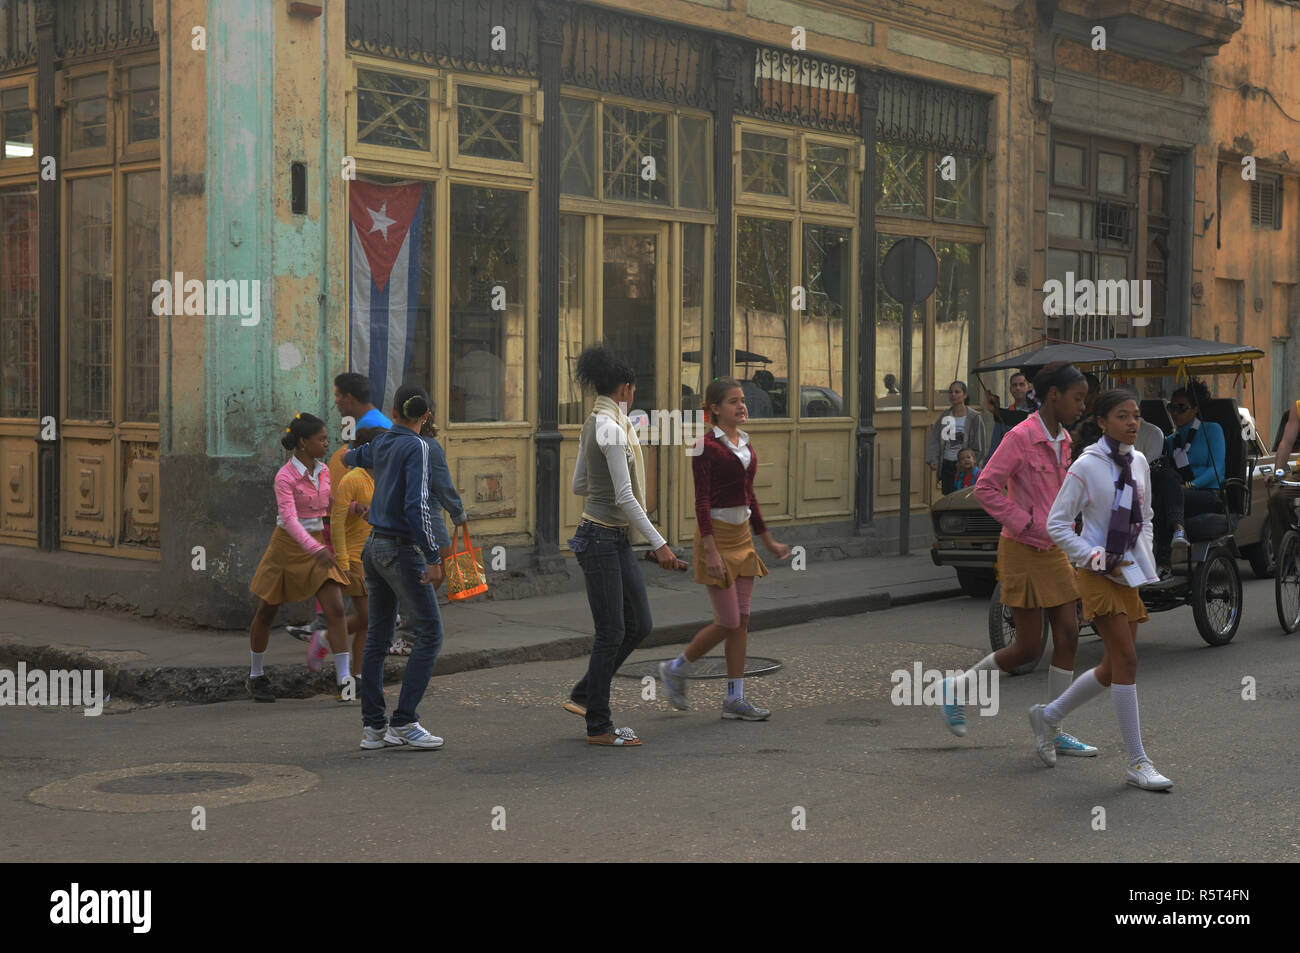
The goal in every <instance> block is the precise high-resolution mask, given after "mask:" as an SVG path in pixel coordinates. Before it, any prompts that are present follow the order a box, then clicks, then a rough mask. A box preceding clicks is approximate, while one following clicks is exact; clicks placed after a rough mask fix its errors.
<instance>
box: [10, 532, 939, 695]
mask: <svg viewBox="0 0 1300 953" xmlns="http://www.w3.org/2000/svg"><path fill="white" fill-rule="evenodd" d="M769 568H770V569H771V574H770V575H768V576H767V577H765V578H763V579H761V580H759V582H758V584H757V585H756V586H755V587H754V597H753V605H752V611H751V616H750V629H751V631H757V630H761V629H771V628H775V627H778V626H784V625H791V624H794V623H799V622H808V621H810V620H812V619H818V618H825V617H829V616H842V615H854V614H857V613H862V612H874V611H879V610H882V609H888V608H890V607H891V606H895V605H907V604H910V603H915V602H923V601H928V600H932V599H946V598H949V597H953V596H958V595H960V594H961V593H960V589H959V587H958V585H957V577H956V575H955V574H954V572H953V571H952V569H950V568H943V567H937V566H935V565H933V564H932V563H931V561H930V557H929V554H928V553H927V552H922V553H916V554H913V555H909V556H872V557H866V558H860V559H839V560H828V561H825V562H810V563H809V564H808V566H807V568H806V569H804V570H800V571H795V570H793V569H791V568H790V567H789V566H788V565H773V566H770V567H769ZM642 572H643V574H644V576H645V578H646V582H647V587H646V589H647V594H648V596H649V599H650V606H651V611H652V612H653V614H654V623H655V628H654V631H653V632H651V634H650V635H649V637H647V639H646V640H645V642H644V643H643V646H647V647H648V646H655V645H669V644H675V643H678V644H680V643H685V642H687V641H689V640H690V638H691V636H693V635H694V634H695V632H696V631H697V630H698V629H699V628H700V627H701V626H703V625H705V624H706V623H707V622H708V621H710V618H711V615H712V613H711V610H710V606H709V600H708V596H707V595H706V594H705V593H704V591H703V587H702V586H700V585H698V584H697V583H695V582H694V579H693V577H692V575H691V574H690V573H669V572H666V571H664V570H661V569H660V568H659V567H658V566H657V565H655V564H653V563H644V564H643V568H642ZM490 581H491V580H490V578H489V582H490ZM249 612H250V614H251V612H252V606H251V603H250V608H249ZM886 618H887V617H882V618H881V629H882V630H884V629H886V628H887V626H888V623H887V621H886ZM442 619H443V625H444V630H445V637H444V641H443V649H442V654H441V656H440V657H439V660H438V665H437V671H436V673H435V674H438V675H449V674H452V673H455V672H462V671H466V670H469V669H476V668H489V667H492V666H497V665H513V664H517V663H520V662H532V661H542V660H547V661H549V660H555V659H567V658H577V657H579V656H582V655H585V654H586V653H588V652H589V651H590V650H591V639H592V624H591V612H590V609H589V608H588V606H587V599H586V595H585V593H583V592H564V593H559V594H556V595H546V596H535V597H532V598H528V599H515V600H506V601H490V600H487V599H483V598H479V599H474V600H470V601H467V602H464V603H459V602H458V603H452V604H450V605H447V604H445V600H444V604H443V606H442ZM872 628H874V626H864V628H863V638H864V639H870V638H871V637H872ZM894 634H895V635H896V633H894ZM305 657H306V646H305V644H304V643H302V642H300V641H298V640H297V639H294V638H293V637H291V636H290V635H288V634H287V633H286V632H285V631H284V628H283V626H282V625H280V626H277V627H276V629H274V630H273V633H272V638H271V644H270V646H269V648H268V650H267V655H266V671H267V674H268V675H269V676H270V678H271V682H272V685H273V687H274V689H275V691H276V693H277V694H278V695H282V696H290V697H305V696H309V695H312V694H315V693H318V692H322V691H327V690H329V689H330V688H331V687H332V685H333V674H332V672H333V666H332V665H330V664H329V663H327V664H326V665H325V673H326V674H324V675H312V674H311V673H310V672H309V671H308V670H307V667H306V665H305V664H304V660H305ZM18 661H25V662H26V663H27V665H28V667H29V668H32V667H39V668H43V669H69V668H77V669H86V668H92V669H99V668H102V669H103V670H104V682H105V688H106V689H107V691H108V692H109V694H110V695H113V696H115V697H122V698H130V699H133V700H136V701H140V702H167V701H190V702H211V701H221V700H226V699H232V698H241V697H247V696H246V693H245V689H244V679H245V677H246V676H247V674H248V633H247V631H246V630H233V631H221V630H214V629H184V628H176V627H170V626H166V625H163V624H160V623H155V622H151V621H150V620H147V619H139V618H137V617H135V616H126V615H115V614H112V613H109V612H103V611H100V612H86V611H79V610H74V609H61V608H56V607H50V606H43V605H32V604H29V603H23V602H14V601H11V600H10V601H3V602H0V665H3V666H6V667H12V666H13V665H15V664H16V663H17V662H18ZM404 664H405V662H404V660H402V659H398V658H390V660H389V662H388V666H387V669H386V671H385V681H391V680H393V679H396V678H400V676H401V672H402V668H403V666H404ZM575 671H576V670H575Z"/></svg>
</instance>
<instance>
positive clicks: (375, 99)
mask: <svg viewBox="0 0 1300 953" xmlns="http://www.w3.org/2000/svg"><path fill="white" fill-rule="evenodd" d="M357 141H358V142H363V143H366V144H367V145H373V146H387V147H389V148H393V149H416V150H419V151H427V150H428V148H429V81H428V80H425V79H419V78H417V77H414V76H401V75H398V74H395V73H381V72H379V71H377V70H368V69H361V70H357Z"/></svg>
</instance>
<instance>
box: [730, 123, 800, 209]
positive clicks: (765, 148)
mask: <svg viewBox="0 0 1300 953" xmlns="http://www.w3.org/2000/svg"><path fill="white" fill-rule="evenodd" d="M740 147H741V152H740V188H741V191H743V192H757V193H758V194H760V195H789V194H790V141H789V140H788V139H785V138H783V137H781V136H764V135H761V134H760V133H756V132H746V133H743V134H742V135H741V137H740Z"/></svg>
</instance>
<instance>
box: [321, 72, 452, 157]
mask: <svg viewBox="0 0 1300 953" xmlns="http://www.w3.org/2000/svg"><path fill="white" fill-rule="evenodd" d="M349 59H350V60H351V63H350V64H349V73H348V89H347V96H346V103H345V106H344V109H345V112H346V118H345V122H344V128H345V129H346V132H347V140H346V141H347V154H348V156H351V157H352V158H353V159H354V160H361V159H367V160H373V161H374V163H377V164H382V169H381V168H375V169H373V171H375V172H376V173H378V174H388V173H387V172H386V171H383V170H384V169H390V168H391V169H397V170H401V169H405V168H410V167H415V168H417V169H428V168H430V167H432V168H435V169H442V168H445V166H446V155H445V152H444V150H443V139H444V136H443V134H442V132H443V126H444V122H445V110H446V100H445V97H446V94H447V85H446V75H445V74H444V73H442V72H441V71H439V70H431V69H427V68H424V67H420V66H414V65H408V64H405V63H395V62H392V61H390V60H378V59H375V60H372V59H366V58H361V57H349ZM362 71H367V72H377V73H391V74H393V75H396V76H402V77H404V78H409V79H417V80H423V81H425V82H427V83H428V97H427V99H426V100H425V102H426V104H427V105H428V108H429V148H428V150H422V149H400V148H398V147H397V146H379V145H375V144H373V143H368V142H362V141H361V139H360V129H359V128H358V127H359V123H360V121H361V116H360V103H359V99H360V96H359V85H360V77H361V73H362ZM394 174H396V175H401V174H402V172H401V171H398V172H396V173H394Z"/></svg>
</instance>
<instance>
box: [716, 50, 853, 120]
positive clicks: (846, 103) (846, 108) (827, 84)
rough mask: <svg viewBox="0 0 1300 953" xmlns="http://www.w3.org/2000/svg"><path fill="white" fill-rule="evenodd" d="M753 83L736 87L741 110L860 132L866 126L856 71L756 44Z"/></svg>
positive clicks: (751, 53)
mask: <svg viewBox="0 0 1300 953" xmlns="http://www.w3.org/2000/svg"><path fill="white" fill-rule="evenodd" d="M746 60H752V62H753V64H754V69H753V81H752V83H741V84H740V85H739V87H738V89H737V93H738V94H739V100H740V101H739V103H738V104H737V111H739V112H741V113H744V114H745V115H749V116H755V117H757V118H760V119H770V120H772V121H774V122H780V123H787V124H793V125H797V126H807V127H809V128H812V129H825V130H828V131H832V132H851V133H856V132H857V131H858V130H859V129H860V128H861V126H862V113H861V110H860V108H859V106H858V81H857V76H858V74H857V70H855V69H854V68H853V67H851V66H841V65H839V64H836V63H829V62H827V61H826V60H819V59H816V58H814V57H811V56H805V55H803V54H801V53H791V52H789V51H786V50H775V49H771V48H768V47H752V48H750V49H749V50H748V51H747V55H746Z"/></svg>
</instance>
